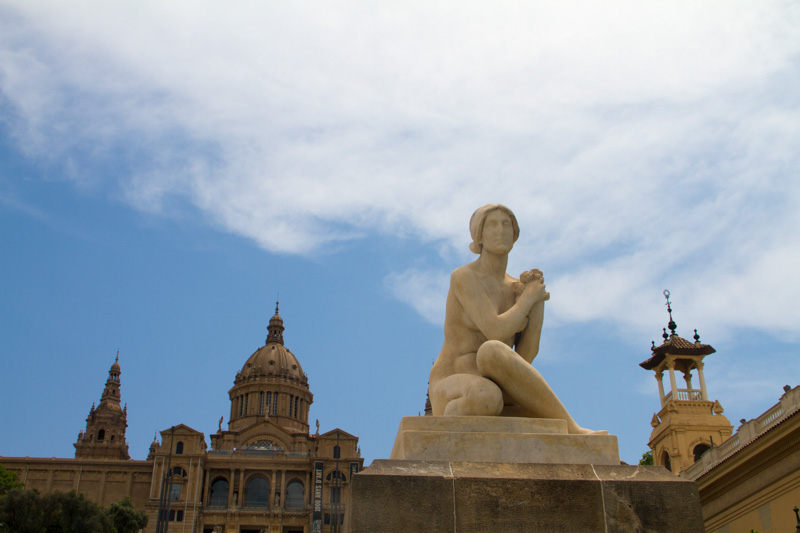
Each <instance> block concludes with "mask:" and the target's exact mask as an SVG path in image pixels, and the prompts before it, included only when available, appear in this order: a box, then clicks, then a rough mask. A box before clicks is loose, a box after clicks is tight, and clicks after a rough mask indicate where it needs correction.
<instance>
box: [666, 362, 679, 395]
mask: <svg viewBox="0 0 800 533" xmlns="http://www.w3.org/2000/svg"><path fill="white" fill-rule="evenodd" d="M667 368H668V369H669V385H670V387H672V400H673V401H675V400H677V399H678V385H677V383H676V382H675V361H673V360H668V361H667Z"/></svg>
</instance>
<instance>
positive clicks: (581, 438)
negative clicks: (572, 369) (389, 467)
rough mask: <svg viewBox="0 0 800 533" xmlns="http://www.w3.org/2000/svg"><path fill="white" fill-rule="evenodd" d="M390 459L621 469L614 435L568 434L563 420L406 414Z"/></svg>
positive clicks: (401, 422)
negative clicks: (586, 465) (591, 466)
mask: <svg viewBox="0 0 800 533" xmlns="http://www.w3.org/2000/svg"><path fill="white" fill-rule="evenodd" d="M391 459H401V460H417V461H461V462H498V463H500V462H503V463H550V464H594V465H618V464H619V450H618V447H617V437H615V436H614V435H569V434H568V433H567V422H566V421H565V420H554V419H548V418H512V417H502V416H406V417H403V419H402V420H401V421H400V428H399V429H398V431H397V438H396V439H395V441H394V448H393V449H392V455H391Z"/></svg>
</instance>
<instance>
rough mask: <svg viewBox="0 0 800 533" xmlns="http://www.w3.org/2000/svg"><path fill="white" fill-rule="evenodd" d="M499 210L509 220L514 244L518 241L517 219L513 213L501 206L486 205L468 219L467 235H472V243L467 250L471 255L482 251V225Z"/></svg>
mask: <svg viewBox="0 0 800 533" xmlns="http://www.w3.org/2000/svg"><path fill="white" fill-rule="evenodd" d="M498 209H499V210H500V211H502V212H503V213H505V214H506V215H508V217H509V218H510V219H511V226H512V227H513V228H514V242H517V239H519V223H518V222H517V217H515V216H514V213H513V212H512V211H511V209H509V208H507V207H506V206H504V205H503V204H486V205H485V206H483V207H479V208H478V209H476V210H475V212H474V213H472V217H471V218H470V219H469V233H470V235H472V242H471V243H470V244H469V249H470V251H472V253H475V254H480V253H481V249H483V245H482V244H481V238H482V237H483V223H484V222H485V221H486V217H487V216H488V215H489V213H491V212H492V211H495V210H498Z"/></svg>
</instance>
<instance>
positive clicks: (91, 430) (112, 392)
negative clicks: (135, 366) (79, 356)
mask: <svg viewBox="0 0 800 533" xmlns="http://www.w3.org/2000/svg"><path fill="white" fill-rule="evenodd" d="M121 373H122V372H121V371H120V366H119V352H117V358H116V360H115V361H114V364H113V365H111V369H110V370H109V371H108V379H107V380H106V387H105V389H104V390H103V395H102V396H101V397H100V405H98V406H97V408H95V406H94V404H92V408H91V409H90V410H89V416H88V417H87V418H86V431H84V432H81V433H80V434H79V435H78V441H77V442H76V443H75V457H76V458H94V459H130V458H131V457H130V455H128V443H127V442H125V428H127V427H128V406H127V405H126V406H125V407H124V408H122V407H120V390H119V389H120V381H119V375H120V374H121Z"/></svg>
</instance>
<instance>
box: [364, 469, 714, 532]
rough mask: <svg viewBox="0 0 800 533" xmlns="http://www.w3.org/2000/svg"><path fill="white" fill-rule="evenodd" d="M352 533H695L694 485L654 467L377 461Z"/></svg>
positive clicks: (698, 523) (699, 522)
mask: <svg viewBox="0 0 800 533" xmlns="http://www.w3.org/2000/svg"><path fill="white" fill-rule="evenodd" d="M352 491H353V492H352V497H353V502H352V527H351V533H379V532H380V533H400V532H409V533H411V532H421V531H425V532H434V533H439V532H441V533H445V532H447V533H485V532H491V533H503V532H515V533H516V532H520V531H525V532H546V533H557V532H591V533H597V532H662V531H663V532H666V531H670V532H672V531H676V532H677V531H680V532H681V533H694V532H697V533H701V532H702V531H703V518H702V515H701V512H700V501H699V498H698V495H697V486H696V485H695V483H694V482H690V481H686V480H684V479H681V478H679V477H677V476H675V475H673V474H671V473H670V472H668V471H667V470H665V469H664V468H662V467H657V466H627V465H616V466H608V465H586V464H583V465H566V464H565V465H557V464H521V463H454V462H443V461H442V462H437V461H396V460H376V461H375V462H373V463H372V465H370V466H369V467H368V468H366V469H364V470H363V471H361V472H360V473H358V474H356V475H355V476H354V477H353V480H352Z"/></svg>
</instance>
